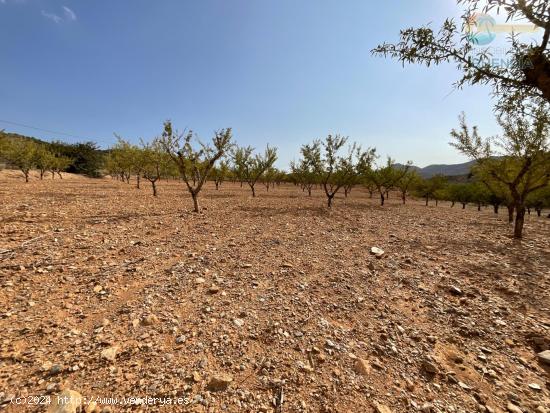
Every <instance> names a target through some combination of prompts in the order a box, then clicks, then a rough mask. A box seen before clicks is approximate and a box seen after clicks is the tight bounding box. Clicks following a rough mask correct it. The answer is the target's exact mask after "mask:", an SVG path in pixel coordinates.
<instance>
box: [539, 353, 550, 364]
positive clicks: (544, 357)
mask: <svg viewBox="0 0 550 413" xmlns="http://www.w3.org/2000/svg"><path fill="white" fill-rule="evenodd" d="M537 357H538V358H539V360H540V361H541V362H542V363H545V364H550V350H545V351H542V352H540V353H539V354H537Z"/></svg>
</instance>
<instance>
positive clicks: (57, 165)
mask: <svg viewBox="0 0 550 413" xmlns="http://www.w3.org/2000/svg"><path fill="white" fill-rule="evenodd" d="M72 164H73V160H72V159H71V158H68V157H66V156H54V158H53V162H52V163H51V165H50V172H51V174H52V179H55V174H57V176H59V179H63V175H61V172H63V171H65V170H67V168H69V167H70V166H71V165H72Z"/></svg>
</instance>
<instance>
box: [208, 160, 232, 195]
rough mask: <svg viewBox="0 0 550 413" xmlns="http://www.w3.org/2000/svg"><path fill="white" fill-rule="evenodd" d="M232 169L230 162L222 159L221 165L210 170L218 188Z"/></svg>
mask: <svg viewBox="0 0 550 413" xmlns="http://www.w3.org/2000/svg"><path fill="white" fill-rule="evenodd" d="M230 172H231V170H230V168H229V162H228V161H227V160H222V161H221V162H220V166H214V167H213V168H212V171H211V172H210V176H211V179H212V180H213V181H214V184H215V185H216V190H218V189H219V188H220V185H221V184H222V183H223V182H224V181H225V180H226V179H227V178H228V177H229V174H230Z"/></svg>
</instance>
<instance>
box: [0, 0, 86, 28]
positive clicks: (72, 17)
mask: <svg viewBox="0 0 550 413" xmlns="http://www.w3.org/2000/svg"><path fill="white" fill-rule="evenodd" d="M0 1H1V2H5V1H7V0H0ZM62 8H63V14H62V15H59V14H56V13H52V12H48V11H45V10H42V16H44V17H45V18H46V19H49V20H51V21H53V22H54V23H55V24H58V23H61V22H64V21H66V22H74V21H76V13H75V12H74V11H72V10H71V9H69V8H68V7H67V6H63V7H62Z"/></svg>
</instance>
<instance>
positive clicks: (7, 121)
mask: <svg viewBox="0 0 550 413" xmlns="http://www.w3.org/2000/svg"><path fill="white" fill-rule="evenodd" d="M0 123H7V124H9V125H15V126H21V127H23V128H29V129H33V130H37V131H40V132H46V133H52V134H54V135H64V136H69V137H71V138H76V139H84V140H89V139H94V140H96V141H107V140H108V139H97V138H90V137H84V136H79V135H74V134H72V133H67V132H59V131H53V130H49V129H43V128H39V127H36V126H30V125H25V124H23V123H18V122H12V121H9V120H3V119H0Z"/></svg>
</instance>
